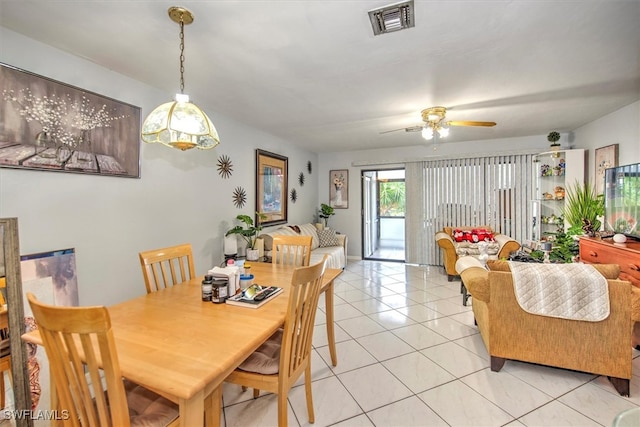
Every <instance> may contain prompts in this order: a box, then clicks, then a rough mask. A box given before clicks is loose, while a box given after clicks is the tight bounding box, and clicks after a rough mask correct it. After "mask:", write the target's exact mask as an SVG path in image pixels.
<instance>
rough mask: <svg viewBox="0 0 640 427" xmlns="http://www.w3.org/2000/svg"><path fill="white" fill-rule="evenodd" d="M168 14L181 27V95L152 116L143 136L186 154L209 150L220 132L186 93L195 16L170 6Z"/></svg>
mask: <svg viewBox="0 0 640 427" xmlns="http://www.w3.org/2000/svg"><path fill="white" fill-rule="evenodd" d="M168 13H169V19H171V21H173V22H174V23H176V24H178V25H180V93H176V96H175V98H174V100H173V101H171V102H165V103H163V104H161V105H159V106H157V107H156V108H155V109H154V110H153V111H152V112H151V113H149V115H148V116H147V118H146V119H145V120H144V123H143V124H142V131H141V133H140V135H141V137H142V140H143V141H144V142H147V143H150V144H152V143H160V144H164V145H166V146H168V147H172V148H176V149H178V150H182V151H185V150H189V149H191V148H198V149H200V150H207V149H210V148H213V147H216V146H217V145H218V144H220V137H219V136H218V131H217V130H216V127H215V126H214V125H213V123H211V119H209V117H207V115H206V113H205V112H204V111H202V109H200V107H198V106H197V105H195V104H194V103H193V102H189V97H188V95H186V94H185V93H184V26H185V25H189V24H191V23H192V22H193V14H192V13H191V12H190V11H189V10H187V9H185V8H183V7H180V6H172V7H170V8H169V10H168ZM174 28H175V27H174Z"/></svg>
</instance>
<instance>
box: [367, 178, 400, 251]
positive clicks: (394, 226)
mask: <svg viewBox="0 0 640 427" xmlns="http://www.w3.org/2000/svg"><path fill="white" fill-rule="evenodd" d="M361 181H362V255H363V256H362V258H363V259H369V260H379V261H398V262H404V257H405V255H404V248H405V242H404V212H405V182H404V169H376V170H363V171H362V180H361Z"/></svg>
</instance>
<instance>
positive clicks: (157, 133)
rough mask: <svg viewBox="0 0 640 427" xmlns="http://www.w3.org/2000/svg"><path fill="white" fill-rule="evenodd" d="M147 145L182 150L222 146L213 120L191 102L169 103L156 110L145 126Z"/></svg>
mask: <svg viewBox="0 0 640 427" xmlns="http://www.w3.org/2000/svg"><path fill="white" fill-rule="evenodd" d="M142 140H143V141H144V142H149V143H154V142H159V143H161V144H164V145H166V146H168V147H173V148H177V149H179V150H183V151H184V150H188V149H190V148H193V147H195V148H200V149H202V150H206V149H208V148H213V147H215V146H216V145H218V144H219V143H220V139H219V138H218V132H217V131H216V128H215V126H213V123H211V120H209V117H207V115H206V114H205V112H204V111H202V110H201V109H200V108H198V106H197V105H195V104H192V103H191V102H189V101H188V100H187V101H186V102H185V101H177V100H176V101H173V102H167V103H166V104H162V105H160V106H158V107H156V109H155V110H153V111H152V112H151V113H150V114H149V115H148V116H147V118H146V120H145V121H144V124H143V125H142Z"/></svg>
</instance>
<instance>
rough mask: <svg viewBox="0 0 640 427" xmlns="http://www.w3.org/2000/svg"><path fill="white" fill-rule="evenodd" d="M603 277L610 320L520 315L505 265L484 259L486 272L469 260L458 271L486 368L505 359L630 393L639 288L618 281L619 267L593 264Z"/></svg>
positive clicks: (639, 315)
mask: <svg viewBox="0 0 640 427" xmlns="http://www.w3.org/2000/svg"><path fill="white" fill-rule="evenodd" d="M593 266H594V267H595V268H596V269H597V270H598V271H599V272H600V274H602V275H603V276H604V277H605V278H606V279H607V284H608V289H609V306H610V313H609V316H608V317H607V318H606V319H604V320H601V321H596V322H594V321H582V320H567V319H563V318H558V317H549V316H544V315H538V314H531V313H529V312H527V311H524V310H523V309H522V308H521V306H520V304H519V303H518V300H517V298H516V295H515V291H514V283H513V277H512V273H511V271H510V267H509V263H507V262H504V261H488V262H487V267H489V270H487V269H486V268H485V267H484V266H483V265H482V264H481V263H479V262H478V261H477V260H476V259H474V258H472V257H463V258H460V260H458V262H457V268H458V271H459V272H460V276H461V278H462V280H463V282H464V284H465V286H466V287H467V288H468V289H469V291H470V292H471V294H472V295H473V300H472V305H473V314H474V316H475V321H476V324H477V326H478V329H479V330H480V334H481V336H482V340H483V341H484V344H485V347H486V348H487V352H488V353H489V355H490V356H491V370H492V371H496V372H497V371H500V369H502V366H503V365H504V363H505V361H506V360H507V359H509V360H519V361H523V362H530V363H537V364H542V365H547V366H554V367H558V368H564V369H572V370H576V371H582V372H589V373H593V374H597V375H606V376H608V377H609V379H610V380H611V383H612V384H613V386H614V387H615V388H616V390H617V391H618V392H619V393H620V394H621V395H625V396H628V395H629V380H630V378H631V362H632V331H633V325H634V322H635V321H638V320H640V304H639V301H640V289H638V288H636V287H634V286H632V285H631V283H629V282H626V281H622V280H617V279H616V278H617V277H618V274H619V272H620V267H619V266H618V265H605V264H601V265H593Z"/></svg>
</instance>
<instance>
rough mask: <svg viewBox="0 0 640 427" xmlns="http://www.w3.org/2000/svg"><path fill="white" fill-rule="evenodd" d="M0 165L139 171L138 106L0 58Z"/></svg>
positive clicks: (91, 171)
mask: <svg viewBox="0 0 640 427" xmlns="http://www.w3.org/2000/svg"><path fill="white" fill-rule="evenodd" d="M0 81H2V94H1V95H2V99H0V167H7V168H20V169H34V170H47V171H58V172H76V173H86V174H95V175H107V176H121V177H128V178H139V177H140V107H136V106H133V105H129V104H126V103H123V102H120V101H117V100H115V99H111V98H107V97H105V96H102V95H99V94H97V93H93V92H89V91H86V90H83V89H80V88H77V87H74V86H70V85H68V84H65V83H61V82H58V81H55V80H52V79H49V78H47V77H43V76H39V75H37V74H33V73H30V72H28V71H24V70H21V69H18V68H15V67H12V66H10V65H6V64H1V63H0Z"/></svg>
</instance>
